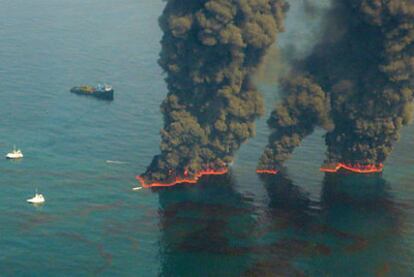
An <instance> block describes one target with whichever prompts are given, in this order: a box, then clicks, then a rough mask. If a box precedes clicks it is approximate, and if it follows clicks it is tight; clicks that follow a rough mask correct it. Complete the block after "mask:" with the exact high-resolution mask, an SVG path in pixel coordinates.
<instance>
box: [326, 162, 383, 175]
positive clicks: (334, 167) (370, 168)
mask: <svg viewBox="0 0 414 277" xmlns="http://www.w3.org/2000/svg"><path fill="white" fill-rule="evenodd" d="M341 169H344V170H347V171H350V172H353V173H359V174H370V173H380V172H382V170H383V169H384V165H383V164H378V165H361V164H355V165H349V164H345V163H337V164H331V165H325V166H322V167H321V168H320V170H321V171H322V172H328V173H337V172H338V171H339V170H341Z"/></svg>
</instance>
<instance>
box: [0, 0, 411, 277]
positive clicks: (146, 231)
mask: <svg viewBox="0 0 414 277" xmlns="http://www.w3.org/2000/svg"><path fill="white" fill-rule="evenodd" d="M299 2H301V1H298V2H297V3H299ZM164 4H165V3H164V2H162V1H154V0H142V1H132V0H131V1H130V0H118V1H113V0H99V1H98V0H88V1H81V0H71V1H61V0H38V1H24V0H14V1H7V0H0V154H1V155H3V153H4V154H5V153H7V152H8V151H9V150H10V149H11V148H12V146H13V144H16V145H17V146H18V147H21V148H22V150H23V151H24V154H25V158H24V159H23V160H21V161H16V162H13V161H7V160H3V159H0V276H95V275H99V276H158V275H161V276H414V258H413V257H414V250H413V248H414V206H413V200H414V157H413V153H414V152H413V150H412V149H413V147H414V140H413V138H414V127H413V126H409V127H407V128H405V129H404V131H403V134H402V139H401V141H400V142H399V143H398V145H397V147H396V149H395V151H394V153H393V154H392V156H390V158H389V159H388V161H387V163H386V168H385V172H384V174H383V175H382V176H352V175H348V176H325V175H324V174H322V173H320V172H319V171H318V169H319V165H320V164H321V162H322V161H323V158H324V145H323V139H322V135H323V133H322V132H321V131H318V132H317V133H316V134H314V135H313V136H311V137H309V138H308V139H307V140H306V141H305V142H304V145H303V146H302V147H301V148H300V149H298V150H297V151H296V152H295V156H294V158H293V159H292V160H291V161H290V162H289V163H288V165H287V167H288V172H287V174H286V175H283V176H277V177H275V178H273V179H259V178H258V177H257V176H256V174H255V173H254V169H255V165H256V161H257V158H258V157H259V155H260V152H261V150H262V149H263V147H264V145H265V143H266V140H267V134H268V131H267V128H266V126H265V120H266V118H263V119H261V120H259V121H258V132H257V137H256V138H255V139H252V140H250V141H249V142H248V144H246V145H244V146H243V148H242V149H241V151H240V152H239V153H238V155H237V157H236V162H235V164H234V166H233V168H232V173H231V175H230V176H227V177H218V178H207V179H204V180H203V181H202V183H201V184H199V185H197V186H190V187H182V186H181V187H174V188H171V189H165V190H162V191H159V192H151V191H149V190H141V191H138V192H132V191H131V188H132V186H134V185H135V181H134V176H135V175H136V174H138V173H141V172H142V171H144V170H145V168H146V166H147V165H148V163H149V162H150V161H151V158H152V155H154V154H156V153H158V142H159V135H158V133H159V129H160V127H161V126H162V118H161V115H160V113H159V104H160V102H161V101H162V99H163V98H164V96H165V94H166V88H165V84H164V82H163V75H162V72H161V70H160V68H159V67H158V65H157V63H156V61H157V58H158V52H159V51H160V45H159V40H160V38H161V35H162V34H161V32H160V30H159V28H158V23H157V19H158V16H159V15H160V14H161V12H162V9H163V6H164ZM299 17H300V10H299V9H297V6H295V5H293V7H292V12H291V17H290V18H289V21H288V22H287V31H288V33H286V34H284V35H282V36H281V44H282V45H296V47H297V51H298V52H300V51H304V50H303V49H306V48H307V47H308V46H309V43H311V42H310V41H311V38H312V37H314V35H315V34H317V32H315V30H316V31H317V29H316V27H315V26H317V20H316V19H312V18H309V20H310V21H311V22H310V23H309V24H308V23H306V22H305V23H304V22H297V18H299ZM302 48H303V49H302ZM301 49H302V50H301ZM100 81H101V82H108V83H111V84H112V85H113V86H114V88H115V90H116V95H115V101H113V102H110V103H109V102H105V101H99V100H97V99H93V98H88V97H81V96H77V95H72V94H70V93H69V92H68V90H69V89H70V88H71V87H72V86H75V85H78V84H82V83H90V84H94V83H97V82H100ZM261 87H262V90H263V93H264V94H265V97H266V99H267V103H268V106H269V108H270V107H271V106H272V103H273V101H274V100H275V98H277V96H275V95H274V92H275V91H276V88H275V85H272V84H261ZM108 161H115V162H108ZM36 188H38V189H39V191H40V192H41V193H43V194H44V195H45V197H46V201H47V202H46V203H45V205H43V206H40V207H34V206H31V205H28V204H27V203H26V202H25V200H26V199H27V198H29V197H31V196H32V195H33V193H34V191H35V189H36Z"/></svg>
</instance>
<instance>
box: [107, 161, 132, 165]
mask: <svg viewBox="0 0 414 277" xmlns="http://www.w3.org/2000/svg"><path fill="white" fill-rule="evenodd" d="M106 163H107V164H127V163H128V162H123V161H111V160H106Z"/></svg>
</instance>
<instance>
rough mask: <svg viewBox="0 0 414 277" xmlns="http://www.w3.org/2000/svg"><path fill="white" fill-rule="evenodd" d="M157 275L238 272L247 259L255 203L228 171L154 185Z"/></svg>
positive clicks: (225, 273)
mask: <svg viewBox="0 0 414 277" xmlns="http://www.w3.org/2000/svg"><path fill="white" fill-rule="evenodd" d="M158 194H159V204H160V209H159V216H160V226H159V228H160V230H161V238H160V260H161V269H160V276H240V273H241V269H242V266H243V265H244V264H246V263H248V260H249V255H248V254H249V251H248V250H249V247H248V245H250V244H251V241H250V235H249V233H250V232H252V230H254V227H255V207H254V206H253V205H252V199H251V198H250V197H249V196H245V195H243V194H240V193H238V192H237V191H235V189H234V179H233V177H232V176H231V175H226V176H214V177H204V178H202V179H201V182H200V183H199V184H197V186H192V185H187V186H185V185H184V186H182V185H180V186H176V187H173V188H163V189H158Z"/></svg>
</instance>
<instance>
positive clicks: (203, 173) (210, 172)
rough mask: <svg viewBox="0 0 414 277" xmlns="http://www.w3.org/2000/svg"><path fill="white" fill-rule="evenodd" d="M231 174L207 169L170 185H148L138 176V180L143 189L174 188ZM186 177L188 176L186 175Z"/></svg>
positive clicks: (159, 183) (156, 183) (226, 171)
mask: <svg viewBox="0 0 414 277" xmlns="http://www.w3.org/2000/svg"><path fill="white" fill-rule="evenodd" d="M228 172H229V170H228V169H227V168H221V169H207V170H201V171H199V172H198V173H197V174H195V176H194V177H192V178H180V177H176V178H175V179H174V180H173V181H171V182H169V183H162V182H154V183H150V184H147V183H145V180H144V178H143V177H142V176H137V177H136V179H137V180H138V181H139V182H140V183H141V186H142V187H143V188H153V187H172V186H175V185H178V184H197V182H198V181H199V180H200V178H202V177H203V176H211V175H225V174H227V173H228ZM185 175H186V174H185Z"/></svg>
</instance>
